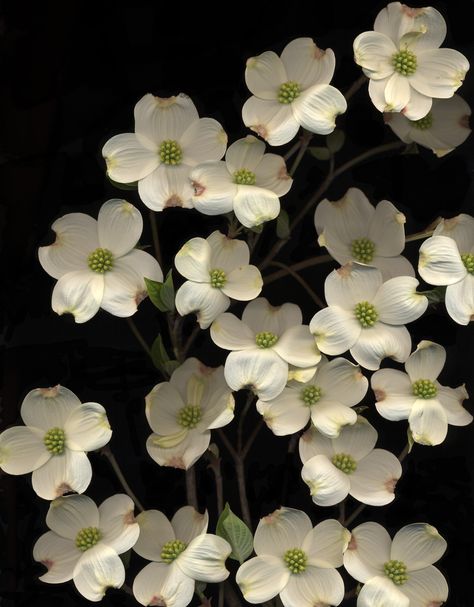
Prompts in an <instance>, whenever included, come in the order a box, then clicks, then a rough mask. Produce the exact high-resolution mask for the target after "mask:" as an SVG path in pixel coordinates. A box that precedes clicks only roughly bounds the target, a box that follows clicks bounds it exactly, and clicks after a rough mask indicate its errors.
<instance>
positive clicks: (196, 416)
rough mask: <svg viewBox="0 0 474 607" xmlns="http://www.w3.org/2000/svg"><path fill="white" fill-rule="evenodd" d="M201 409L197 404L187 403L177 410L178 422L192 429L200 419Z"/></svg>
mask: <svg viewBox="0 0 474 607" xmlns="http://www.w3.org/2000/svg"><path fill="white" fill-rule="evenodd" d="M201 417H202V411H201V407H200V406H199V405H187V406H186V407H183V408H182V409H180V410H179V411H178V424H179V425H180V426H183V428H188V429H189V430H192V429H193V428H195V427H196V426H197V425H198V423H199V422H200V421H201Z"/></svg>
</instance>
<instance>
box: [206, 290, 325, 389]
mask: <svg viewBox="0 0 474 607" xmlns="http://www.w3.org/2000/svg"><path fill="white" fill-rule="evenodd" d="M302 320H303V316H302V314H301V310H300V308H299V307H298V306H297V305H296V304H293V303H285V304H283V305H282V306H272V305H271V304H270V303H269V302H268V300H267V299H265V298H264V297H259V298H258V299H254V300H253V301H251V302H250V303H249V304H247V306H246V307H245V310H244V312H243V314H242V320H239V319H238V318H237V317H236V316H235V315H234V314H230V313H229V312H225V313H224V314H221V315H220V316H218V318H217V319H216V320H215V321H214V322H213V323H212V325H211V338H212V340H213V341H214V343H215V344H217V345H218V346H219V347H220V348H224V349H225V350H232V352H231V353H230V354H229V355H228V356H227V359H226V362H225V367H224V374H225V379H226V381H227V383H228V385H229V387H230V388H231V389H232V390H240V389H241V388H244V387H249V386H251V387H252V389H253V390H254V391H255V392H256V393H257V394H258V396H259V398H260V399H262V400H270V399H272V398H275V396H278V394H280V393H281V392H282V391H283V388H284V387H285V384H286V382H287V380H288V372H289V367H288V365H289V364H292V365H295V366H297V367H303V368H305V367H312V366H314V365H316V364H317V363H318V362H319V360H320V358H321V354H320V353H319V350H318V349H317V347H316V344H315V341H314V339H313V337H312V335H311V333H310V332H309V329H308V326H307V325H303V324H302Z"/></svg>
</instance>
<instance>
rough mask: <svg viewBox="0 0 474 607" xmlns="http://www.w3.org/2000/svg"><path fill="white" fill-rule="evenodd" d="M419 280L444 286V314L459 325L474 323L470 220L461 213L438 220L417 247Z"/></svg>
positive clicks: (473, 249)
mask: <svg viewBox="0 0 474 607" xmlns="http://www.w3.org/2000/svg"><path fill="white" fill-rule="evenodd" d="M418 272H419V273H420V276H421V277H422V278H423V280H424V281H426V282H427V283H428V284H430V285H446V296H445V303H446V310H447V311H448V314H449V315H450V316H451V318H452V319H453V320H454V321H455V322H457V323H458V324H460V325H467V324H469V323H470V322H471V321H472V320H473V319H474V218H473V217H471V216H470V215H466V214H465V213H461V215H458V216H457V217H453V218H452V219H444V220H442V221H441V222H440V223H439V224H438V225H437V227H436V229H435V231H434V233H433V236H431V238H428V239H427V240H425V242H424V243H423V244H422V245H421V247H420V258H419V262H418Z"/></svg>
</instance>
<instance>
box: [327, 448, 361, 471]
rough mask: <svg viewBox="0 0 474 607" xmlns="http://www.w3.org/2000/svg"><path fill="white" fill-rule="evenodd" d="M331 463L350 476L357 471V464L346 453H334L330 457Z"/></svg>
mask: <svg viewBox="0 0 474 607" xmlns="http://www.w3.org/2000/svg"><path fill="white" fill-rule="evenodd" d="M331 461H332V463H333V464H334V465H335V466H336V468H339V470H340V471H341V472H344V473H345V474H352V473H353V472H355V471H356V470H357V462H356V461H355V459H354V458H353V457H352V456H351V455H347V453H336V455H333V456H332V459H331Z"/></svg>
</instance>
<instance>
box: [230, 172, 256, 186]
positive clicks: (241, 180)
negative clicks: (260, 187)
mask: <svg viewBox="0 0 474 607" xmlns="http://www.w3.org/2000/svg"><path fill="white" fill-rule="evenodd" d="M256 181H257V176H256V175H255V173H253V172H252V171H249V170H247V169H239V170H238V171H235V173H234V183H237V184H238V185H255V182H256Z"/></svg>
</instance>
